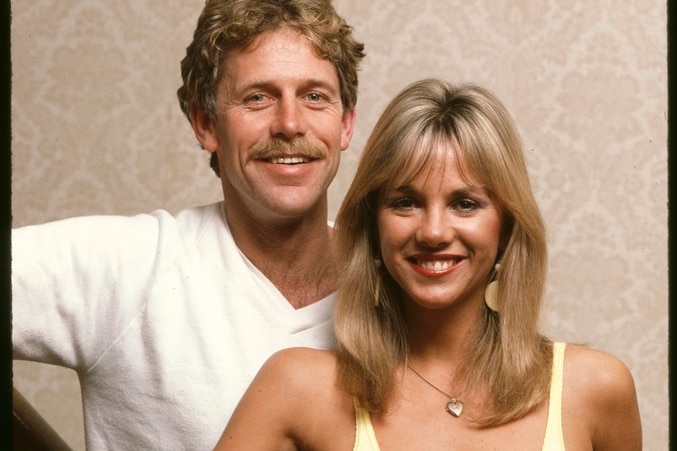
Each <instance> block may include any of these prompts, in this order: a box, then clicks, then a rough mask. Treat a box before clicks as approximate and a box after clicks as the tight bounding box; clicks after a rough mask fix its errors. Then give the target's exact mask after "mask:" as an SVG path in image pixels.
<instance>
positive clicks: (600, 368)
mask: <svg viewBox="0 0 677 451" xmlns="http://www.w3.org/2000/svg"><path fill="white" fill-rule="evenodd" d="M564 365H565V379H568V380H569V381H570V382H572V383H575V384H576V385H577V386H578V387H579V389H580V390H584V391H585V392H589V396H592V397H594V398H597V399H596V400H597V401H602V400H603V398H605V397H609V396H610V397H611V398H616V397H617V395H618V394H619V393H628V394H632V395H633V396H634V394H635V385H634V381H633V378H632V374H631V373H630V370H629V369H628V367H627V366H626V365H625V363H623V362H622V361H621V360H620V359H619V358H618V357H616V356H614V355H612V354H609V353H608V352H605V351H602V350H599V349H594V348H590V347H587V346H581V345H568V346H567V350H566V357H565V364H564ZM567 376H569V377H568V378H567ZM578 392H579V393H580V391H578Z"/></svg>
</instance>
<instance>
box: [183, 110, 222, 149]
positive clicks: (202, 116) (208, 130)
mask: <svg viewBox="0 0 677 451" xmlns="http://www.w3.org/2000/svg"><path fill="white" fill-rule="evenodd" d="M190 123H191V124H192V125H193V133H195V138H197V140H198V142H199V143H200V145H201V146H202V148H203V149H205V150H206V151H207V152H216V150H217V149H218V148H219V147H220V145H221V144H220V142H219V136H218V134H217V133H216V122H215V121H214V120H213V119H212V118H211V117H210V116H209V114H208V113H207V112H206V111H205V110H203V109H202V108H200V107H198V106H197V105H196V104H195V103H191V105H190Z"/></svg>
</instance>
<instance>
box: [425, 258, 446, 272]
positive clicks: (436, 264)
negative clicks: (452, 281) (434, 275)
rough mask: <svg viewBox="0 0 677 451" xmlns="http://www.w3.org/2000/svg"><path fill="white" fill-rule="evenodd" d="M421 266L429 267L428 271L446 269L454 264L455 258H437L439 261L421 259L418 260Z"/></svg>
mask: <svg viewBox="0 0 677 451" xmlns="http://www.w3.org/2000/svg"><path fill="white" fill-rule="evenodd" d="M418 264H419V266H421V267H423V268H425V269H427V270H428V271H444V270H446V269H449V267H450V266H452V265H453V264H454V261H453V260H437V261H421V260H419V262H418Z"/></svg>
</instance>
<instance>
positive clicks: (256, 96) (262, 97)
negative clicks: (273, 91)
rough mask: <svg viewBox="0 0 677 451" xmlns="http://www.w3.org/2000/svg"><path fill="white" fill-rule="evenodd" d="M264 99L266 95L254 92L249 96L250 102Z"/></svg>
mask: <svg viewBox="0 0 677 451" xmlns="http://www.w3.org/2000/svg"><path fill="white" fill-rule="evenodd" d="M265 99H266V96H264V95H263V94H254V95H252V96H249V101H250V102H263V101H264V100H265Z"/></svg>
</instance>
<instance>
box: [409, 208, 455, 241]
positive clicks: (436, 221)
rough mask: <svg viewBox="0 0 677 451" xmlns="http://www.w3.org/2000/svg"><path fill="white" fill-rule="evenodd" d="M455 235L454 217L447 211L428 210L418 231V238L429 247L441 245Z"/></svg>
mask: <svg viewBox="0 0 677 451" xmlns="http://www.w3.org/2000/svg"><path fill="white" fill-rule="evenodd" d="M453 237H454V227H453V219H452V218H451V217H450V215H449V214H448V212H446V211H437V210H435V211H429V212H426V213H425V214H424V215H423V216H422V218H421V223H420V224H419V227H418V230H417V232H416V240H417V241H418V242H419V243H421V244H424V245H426V246H428V247H433V248H437V247H441V246H444V245H447V244H449V243H450V242H451V240H452V239H453Z"/></svg>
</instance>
